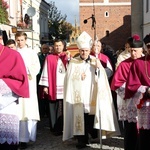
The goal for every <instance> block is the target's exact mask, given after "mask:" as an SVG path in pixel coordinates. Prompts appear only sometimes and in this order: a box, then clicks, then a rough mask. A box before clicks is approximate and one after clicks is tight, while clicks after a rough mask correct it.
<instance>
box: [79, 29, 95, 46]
mask: <svg viewBox="0 0 150 150" xmlns="http://www.w3.org/2000/svg"><path fill="white" fill-rule="evenodd" d="M92 44H93V42H92V38H91V36H90V35H89V34H88V33H87V32H85V31H83V32H82V33H81V34H80V36H79V37H78V39H77V46H78V48H79V49H91V48H92Z"/></svg>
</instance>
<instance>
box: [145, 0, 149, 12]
mask: <svg viewBox="0 0 150 150" xmlns="http://www.w3.org/2000/svg"><path fill="white" fill-rule="evenodd" d="M146 12H149V0H146Z"/></svg>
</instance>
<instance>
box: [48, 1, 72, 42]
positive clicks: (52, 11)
mask: <svg viewBox="0 0 150 150" xmlns="http://www.w3.org/2000/svg"><path fill="white" fill-rule="evenodd" d="M49 5H50V8H49V11H48V17H49V21H48V26H49V32H50V35H51V36H52V37H54V38H61V39H63V40H66V41H68V39H69V35H70V34H71V33H72V29H73V27H72V25H71V24H70V23H67V22H66V18H67V15H64V16H63V15H62V14H61V11H58V9H57V7H56V6H55V2H52V1H51V2H50V3H49Z"/></svg>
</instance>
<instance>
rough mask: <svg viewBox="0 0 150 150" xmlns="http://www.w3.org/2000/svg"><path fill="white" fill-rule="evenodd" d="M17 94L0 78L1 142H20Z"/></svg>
mask: <svg viewBox="0 0 150 150" xmlns="http://www.w3.org/2000/svg"><path fill="white" fill-rule="evenodd" d="M17 98H18V97H17V95H15V94H14V93H13V92H12V91H11V89H10V88H9V87H8V86H7V85H6V84H5V82H4V81H3V80H2V79H0V144H3V143H5V142H6V143H8V144H17V143H18V142H19V118H18V116H17V114H18V111H17V103H16V100H17Z"/></svg>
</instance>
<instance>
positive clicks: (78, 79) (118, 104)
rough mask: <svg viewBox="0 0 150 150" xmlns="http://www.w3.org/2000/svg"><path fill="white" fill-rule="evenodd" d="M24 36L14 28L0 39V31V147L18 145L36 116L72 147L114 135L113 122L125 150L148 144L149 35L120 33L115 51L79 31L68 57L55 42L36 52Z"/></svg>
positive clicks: (32, 135) (30, 134) (32, 130)
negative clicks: (121, 45) (11, 34)
mask: <svg viewBox="0 0 150 150" xmlns="http://www.w3.org/2000/svg"><path fill="white" fill-rule="evenodd" d="M27 39H28V37H27V34H26V33H25V32H17V33H16V34H15V39H8V40H7V41H5V42H4V41H3V33H2V31H0V70H1V71H0V149H6V150H18V149H19V148H20V149H26V148H27V146H28V142H30V141H36V133H37V123H38V121H40V119H41V118H43V117H47V118H48V119H49V127H50V132H51V133H52V134H53V135H55V136H62V141H67V140H69V139H72V138H75V139H76V140H77V144H76V148H77V149H82V148H85V147H86V146H87V144H89V143H90V138H93V139H94V138H100V139H103V138H111V137H113V136H120V135H121V134H122V133H121V131H120V125H119V121H121V123H122V128H123V135H124V149H125V150H148V149H149V141H150V69H149V65H150V34H149V35H146V36H145V37H144V39H143V40H141V38H140V36H138V34H135V35H133V36H131V37H128V38H127V40H126V42H125V44H124V49H123V48H122V50H121V51H120V52H119V53H118V52H117V56H115V55H114V54H113V52H112V49H111V47H109V46H107V45H106V44H105V43H102V42H101V41H100V40H95V39H92V38H91V36H90V35H89V34H88V33H87V32H85V31H84V32H82V33H81V34H80V36H79V37H78V39H77V43H76V44H77V47H78V49H79V53H78V54H77V55H76V56H71V53H70V52H69V51H68V50H67V48H66V42H65V41H63V40H62V39H55V40H54V43H53V46H49V45H47V44H43V45H42V46H41V51H40V52H39V53H38V54H37V53H36V52H35V51H34V50H32V49H31V48H30V47H28V44H27ZM10 125H11V128H10ZM99 131H100V132H99Z"/></svg>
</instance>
